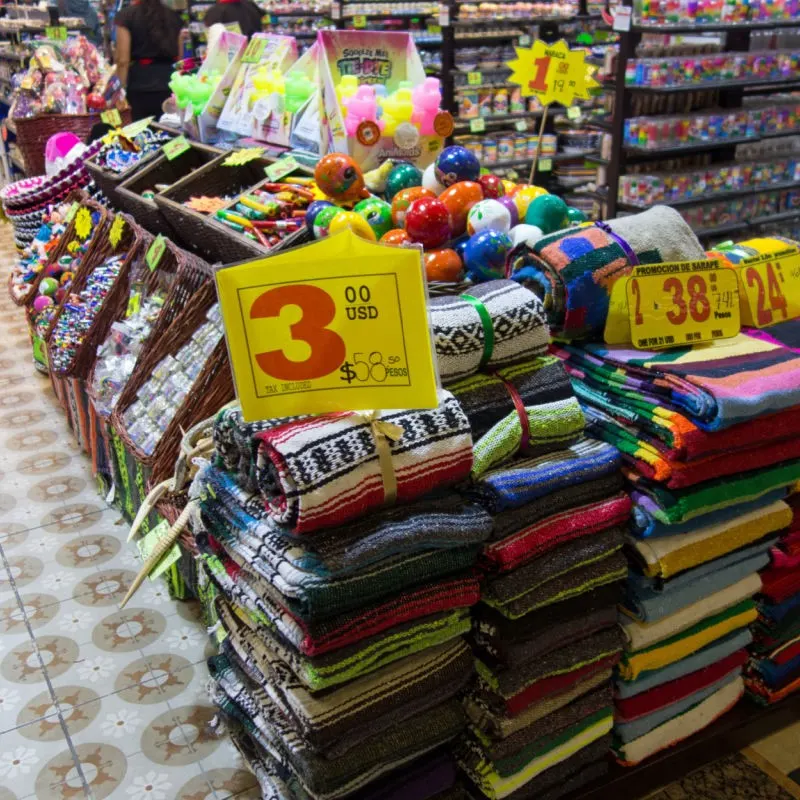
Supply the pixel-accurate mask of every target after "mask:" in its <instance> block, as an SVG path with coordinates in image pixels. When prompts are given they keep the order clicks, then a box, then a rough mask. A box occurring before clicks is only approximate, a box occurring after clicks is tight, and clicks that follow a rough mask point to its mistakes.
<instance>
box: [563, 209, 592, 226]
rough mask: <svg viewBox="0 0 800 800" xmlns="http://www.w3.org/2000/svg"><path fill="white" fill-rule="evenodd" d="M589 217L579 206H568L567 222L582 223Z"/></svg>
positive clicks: (571, 223)
mask: <svg viewBox="0 0 800 800" xmlns="http://www.w3.org/2000/svg"><path fill="white" fill-rule="evenodd" d="M587 219H588V217H587V216H586V214H584V213H583V211H581V210H580V209H579V208H574V207H573V206H570V207H569V208H567V222H569V224H570V225H580V224H581V223H582V222H586V220H587Z"/></svg>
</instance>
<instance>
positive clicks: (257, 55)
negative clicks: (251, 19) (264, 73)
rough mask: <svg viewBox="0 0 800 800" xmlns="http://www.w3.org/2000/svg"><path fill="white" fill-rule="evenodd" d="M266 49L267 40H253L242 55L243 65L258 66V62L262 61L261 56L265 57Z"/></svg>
mask: <svg viewBox="0 0 800 800" xmlns="http://www.w3.org/2000/svg"><path fill="white" fill-rule="evenodd" d="M266 47H267V40H266V39H262V38H258V39H251V40H250V43H249V44H248V45H247V48H246V49H245V51H244V53H243V54H242V64H258V62H259V61H261V56H263V55H264V50H265V49H266Z"/></svg>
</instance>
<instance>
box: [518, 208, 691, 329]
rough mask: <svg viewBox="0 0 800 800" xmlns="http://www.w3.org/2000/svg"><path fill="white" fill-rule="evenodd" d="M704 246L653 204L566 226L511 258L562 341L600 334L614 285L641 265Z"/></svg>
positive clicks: (674, 215) (671, 213) (683, 256)
mask: <svg viewBox="0 0 800 800" xmlns="http://www.w3.org/2000/svg"><path fill="white" fill-rule="evenodd" d="M704 257H705V251H704V250H703V248H702V246H701V245H700V242H699V241H698V240H697V237H696V236H695V235H694V233H693V232H692V229H691V228H690V227H689V226H688V225H687V224H686V222H685V221H684V219H683V217H681V215H680V214H678V212H677V211H675V210H674V209H672V208H669V207H667V206H654V207H653V208H651V209H648V210H647V211H644V212H642V213H641V214H632V215H630V216H627V217H620V218H619V219H612V220H608V221H607V222H605V223H599V224H596V225H589V226H586V227H582V228H578V229H577V230H576V229H574V228H567V229H565V230H562V231H558V232H556V233H552V234H550V235H548V236H545V237H544V238H542V239H540V240H539V241H538V242H537V243H536V244H535V245H534V246H533V247H528V246H527V245H520V246H519V247H517V248H515V249H514V250H513V251H512V253H511V254H510V256H509V263H510V265H511V269H512V275H511V277H512V278H513V279H514V280H516V281H520V282H521V283H522V284H524V285H525V286H529V287H530V288H531V289H532V290H533V291H534V292H536V294H537V295H539V296H540V297H542V298H544V307H545V309H546V311H547V319H548V322H549V323H550V327H551V328H552V329H553V332H554V334H555V335H556V336H557V338H559V339H566V340H575V339H587V338H600V337H601V336H602V333H603V327H604V325H605V321H606V317H607V316H608V306H609V298H610V295H611V287H612V286H613V285H614V282H615V281H616V280H617V279H618V278H622V277H625V276H627V275H630V272H631V269H632V268H633V267H634V266H635V265H637V264H657V263H659V262H662V261H691V260H693V259H697V258H704Z"/></svg>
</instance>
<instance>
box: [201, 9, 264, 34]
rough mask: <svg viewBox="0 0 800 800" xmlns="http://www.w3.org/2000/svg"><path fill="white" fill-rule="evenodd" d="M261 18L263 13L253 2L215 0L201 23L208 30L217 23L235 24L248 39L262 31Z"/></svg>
mask: <svg viewBox="0 0 800 800" xmlns="http://www.w3.org/2000/svg"><path fill="white" fill-rule="evenodd" d="M263 17H264V12H263V11H262V10H261V9H260V8H259V7H258V6H257V5H256V4H255V3H254V2H253V0H217V2H216V3H214V5H213V6H212V7H211V8H209V9H208V11H207V12H206V15H205V17H203V23H204V24H205V26H206V28H210V27H211V26H212V25H215V24H216V23H218V22H219V23H222V24H223V25H230V24H231V23H234V22H236V23H238V25H239V30H241V32H242V33H243V34H244V35H245V36H246V37H247V38H248V39H249V38H250V37H251V36H252V35H253V34H254V33H258V32H259V31H260V30H261V29H262V27H263V26H262V24H261V21H262V19H263Z"/></svg>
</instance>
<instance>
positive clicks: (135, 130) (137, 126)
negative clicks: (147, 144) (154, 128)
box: [122, 117, 155, 139]
mask: <svg viewBox="0 0 800 800" xmlns="http://www.w3.org/2000/svg"><path fill="white" fill-rule="evenodd" d="M154 119H155V117H145V118H144V119H137V120H136V122H131V124H130V125H126V126H125V127H124V128H123V129H122V133H123V135H124V136H126V137H127V138H128V139H133V138H134V137H136V136H138V135H139V134H140V133H141V132H142V131H145V130H147V128H148V126H149V125H150V123H151V122H152V121H153V120H154Z"/></svg>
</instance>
